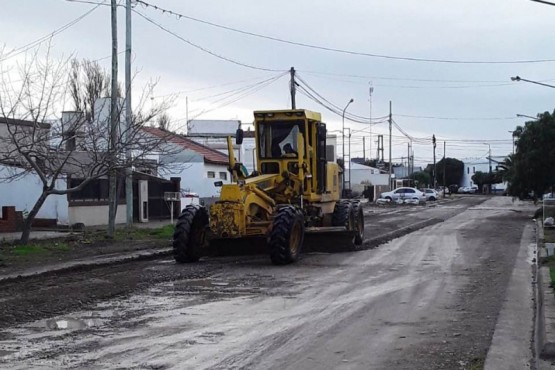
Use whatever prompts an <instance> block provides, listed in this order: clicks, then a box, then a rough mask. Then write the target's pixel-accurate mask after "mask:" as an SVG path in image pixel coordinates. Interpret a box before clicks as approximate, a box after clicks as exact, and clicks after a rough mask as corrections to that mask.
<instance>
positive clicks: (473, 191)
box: [467, 186, 478, 194]
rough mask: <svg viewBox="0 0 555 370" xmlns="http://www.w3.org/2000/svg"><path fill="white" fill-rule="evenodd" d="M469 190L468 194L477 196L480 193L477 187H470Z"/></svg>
mask: <svg viewBox="0 0 555 370" xmlns="http://www.w3.org/2000/svg"><path fill="white" fill-rule="evenodd" d="M467 189H468V194H476V193H477V192H478V187H477V186H470V187H468V188H467Z"/></svg>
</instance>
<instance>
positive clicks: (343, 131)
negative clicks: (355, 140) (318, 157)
mask: <svg viewBox="0 0 555 370" xmlns="http://www.w3.org/2000/svg"><path fill="white" fill-rule="evenodd" d="M352 102H354V99H353V98H351V100H349V102H348V103H347V105H346V106H345V109H343V114H342V115H341V118H342V122H343V130H342V134H343V196H345V174H346V173H345V168H346V167H345V111H346V110H347V108H348V107H349V105H351V103H352ZM349 160H350V158H349ZM349 165H350V164H349ZM349 181H351V179H350V178H349Z"/></svg>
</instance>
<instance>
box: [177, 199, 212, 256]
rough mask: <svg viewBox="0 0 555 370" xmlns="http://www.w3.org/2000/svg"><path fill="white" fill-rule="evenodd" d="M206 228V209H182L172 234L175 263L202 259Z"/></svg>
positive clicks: (192, 207)
mask: <svg viewBox="0 0 555 370" xmlns="http://www.w3.org/2000/svg"><path fill="white" fill-rule="evenodd" d="M207 226H208V212H207V211H206V208H204V207H200V206H197V205H188V206H187V207H185V208H184V209H183V211H182V212H181V215H180V216H179V218H178V219H177V224H176V225H175V232H174V233H173V258H174V259H175V261H176V262H178V263H190V262H197V261H198V260H199V259H200V257H202V248H203V247H204V244H205V242H206V240H205V236H206V228H207Z"/></svg>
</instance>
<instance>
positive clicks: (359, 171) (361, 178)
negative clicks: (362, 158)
mask: <svg viewBox="0 0 555 370" xmlns="http://www.w3.org/2000/svg"><path fill="white" fill-rule="evenodd" d="M347 172H349V168H348V167H347ZM350 173H351V189H352V192H353V194H362V193H363V192H364V191H365V190H367V191H371V193H372V194H370V198H371V199H376V198H377V197H378V196H379V194H380V193H381V192H383V191H386V190H389V174H385V173H381V171H380V170H379V169H378V168H374V167H370V166H365V165H363V164H358V163H354V162H351V168H350ZM348 177H349V176H348V175H347V178H348ZM367 195H368V194H367Z"/></svg>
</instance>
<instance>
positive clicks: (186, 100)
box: [185, 96, 191, 135]
mask: <svg viewBox="0 0 555 370" xmlns="http://www.w3.org/2000/svg"><path fill="white" fill-rule="evenodd" d="M185 124H186V126H187V135H189V130H191V128H190V127H189V97H188V96H186V97H185Z"/></svg>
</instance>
